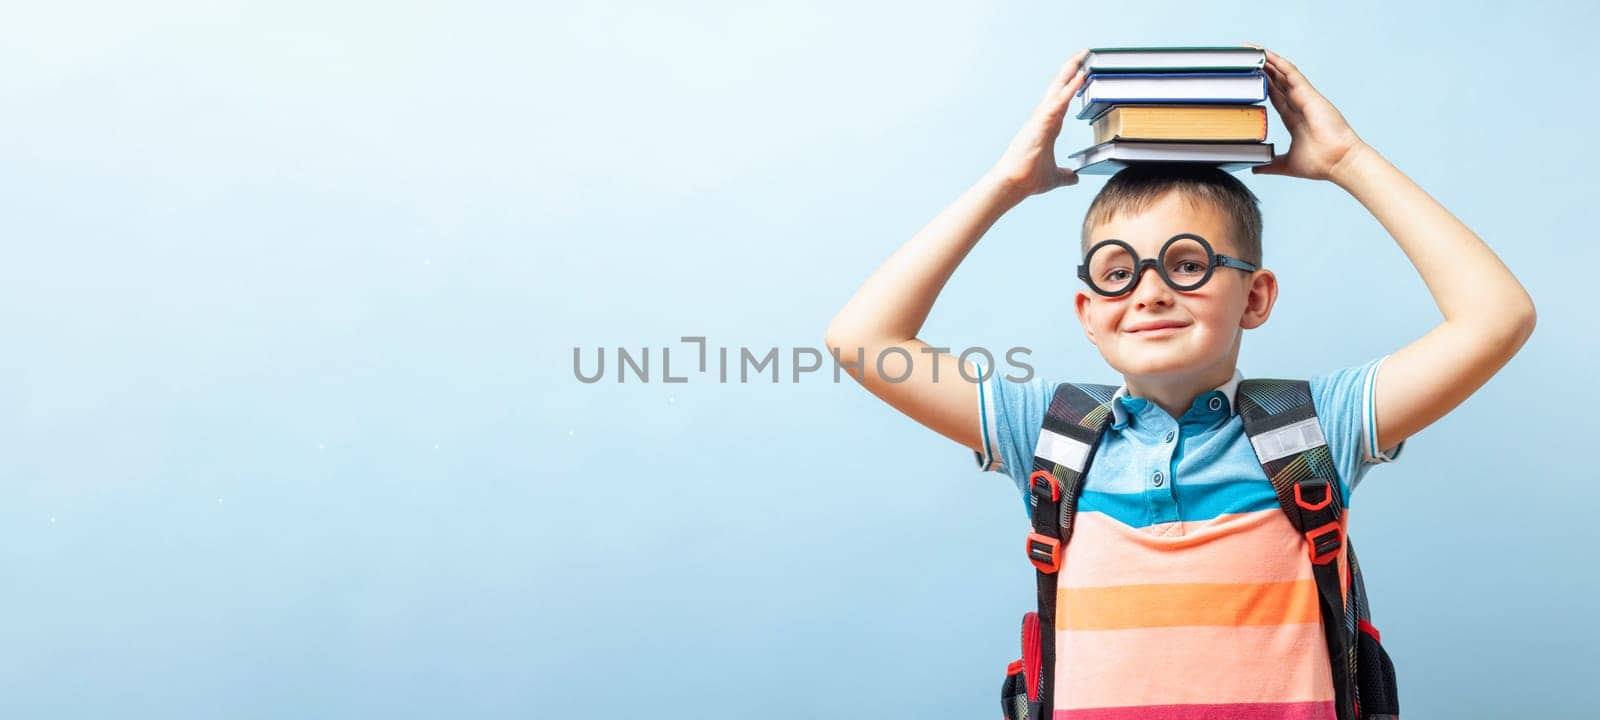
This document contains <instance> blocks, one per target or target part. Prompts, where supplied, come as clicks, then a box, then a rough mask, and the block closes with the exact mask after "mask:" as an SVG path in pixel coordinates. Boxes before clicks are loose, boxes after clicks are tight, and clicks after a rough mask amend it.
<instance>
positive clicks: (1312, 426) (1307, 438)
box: [1250, 418, 1327, 463]
mask: <svg viewBox="0 0 1600 720" xmlns="http://www.w3.org/2000/svg"><path fill="white" fill-rule="evenodd" d="M1250 444H1251V445H1254V446H1255V448H1256V457H1258V458H1260V459H1261V462H1264V463H1269V462H1272V461H1273V460H1277V459H1278V458H1283V457H1288V456H1290V455H1293V454H1295V453H1297V452H1301V451H1304V450H1310V449H1311V448H1314V447H1317V446H1318V445H1326V444H1327V441H1325V440H1323V438H1322V426H1321V425H1318V424H1317V419H1316V418H1306V419H1305V420H1301V421H1300V422H1297V423H1295V424H1293V425H1286V426H1284V427H1281V428H1278V429H1277V430H1273V431H1272V432H1266V433H1262V434H1260V435H1257V436H1255V437H1253V438H1250Z"/></svg>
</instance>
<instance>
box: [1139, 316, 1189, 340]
mask: <svg viewBox="0 0 1600 720" xmlns="http://www.w3.org/2000/svg"><path fill="white" fill-rule="evenodd" d="M1188 326H1189V325H1188V323H1180V322H1177V321H1175V320H1154V321H1151V322H1143V323H1138V324H1135V325H1130V326H1129V327H1128V328H1127V329H1126V330H1125V331H1124V332H1126V333H1128V334H1129V335H1138V336H1139V337H1149V338H1155V337H1165V336H1167V335H1172V334H1174V333H1176V332H1178V331H1179V330H1182V329H1183V328H1186V327H1188Z"/></svg>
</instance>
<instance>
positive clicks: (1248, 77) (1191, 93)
mask: <svg viewBox="0 0 1600 720" xmlns="http://www.w3.org/2000/svg"><path fill="white" fill-rule="evenodd" d="M1266 99H1267V76H1266V74H1265V73H1261V72H1247V73H1116V74H1091V75H1089V77H1088V79H1086V80H1085V81H1084V83H1083V87H1082V88H1081V89H1079V90H1078V101H1079V103H1080V105H1079V108H1078V115H1077V117H1078V119H1079V120H1093V119H1095V118H1097V117H1099V116H1100V114H1101V113H1104V112H1105V111H1107V110H1110V109H1111V108H1112V107H1113V106H1115V105H1130V104H1150V103H1167V104H1196V105H1199V104H1205V105H1253V104H1255V103H1258V102H1261V101H1263V100H1266Z"/></svg>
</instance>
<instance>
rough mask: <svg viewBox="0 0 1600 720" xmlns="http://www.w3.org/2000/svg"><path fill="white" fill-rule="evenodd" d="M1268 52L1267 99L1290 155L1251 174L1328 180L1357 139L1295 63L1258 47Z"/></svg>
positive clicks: (1285, 154) (1355, 144)
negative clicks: (1284, 131)
mask: <svg viewBox="0 0 1600 720" xmlns="http://www.w3.org/2000/svg"><path fill="white" fill-rule="evenodd" d="M1245 44H1246V45H1249V46H1250V47H1254V48H1259V49H1261V50H1262V51H1264V52H1265V53H1266V54H1267V67H1266V72H1267V81H1268V82H1267V97H1268V98H1270V99H1271V100H1272V107H1274V108H1276V109H1277V111H1278V117H1280V118H1282V119H1283V124H1284V126H1285V127H1287V128H1289V137H1290V144H1289V151H1288V152H1287V153H1284V154H1282V155H1279V156H1278V157H1276V158H1274V159H1273V161H1272V162H1270V163H1268V164H1266V165H1257V166H1256V167H1255V168H1253V169H1252V170H1251V172H1253V173H1256V174H1259V175H1289V176H1291V177H1299V178H1306V179H1308V180H1327V179H1329V178H1330V177H1331V176H1332V175H1333V170H1334V168H1336V167H1338V165H1339V162H1340V161H1342V160H1344V159H1345V158H1346V157H1348V156H1350V155H1351V151H1352V150H1354V149H1356V148H1357V147H1360V145H1361V138H1359V137H1357V136H1356V132H1355V131H1354V130H1352V129H1350V124H1349V123H1347V122H1345V119H1344V116H1343V115H1340V114H1339V110H1338V108H1335V107H1334V106H1333V103H1330V102H1328V99H1327V98H1325V97H1323V96H1322V93H1319V92H1317V89H1316V88H1314V87H1311V83H1310V82H1309V81H1307V80H1306V76H1304V75H1302V74H1300V70H1299V69H1298V68H1296V67H1295V66H1294V63H1291V62H1289V61H1288V60H1285V59H1284V58H1283V57H1282V56H1280V55H1278V54H1277V53H1275V52H1273V51H1271V50H1267V49H1266V48H1264V47H1261V46H1260V45H1255V44H1253V43H1245Z"/></svg>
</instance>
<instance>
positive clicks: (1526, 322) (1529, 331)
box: [1493, 298, 1539, 359]
mask: <svg viewBox="0 0 1600 720" xmlns="http://www.w3.org/2000/svg"><path fill="white" fill-rule="evenodd" d="M1538 322H1539V313H1538V311H1537V310H1535V309H1534V307H1533V300H1532V298H1526V299H1525V300H1524V302H1522V303H1520V304H1519V305H1518V306H1517V307H1516V308H1515V309H1514V310H1512V311H1510V312H1509V313H1508V316H1507V318H1506V320H1505V322H1504V323H1503V324H1502V325H1501V326H1500V328H1499V332H1498V333H1496V334H1497V335H1498V337H1495V338H1494V339H1493V342H1494V344H1495V345H1497V346H1499V347H1501V348H1503V349H1504V350H1505V352H1506V357H1507V359H1509V358H1510V356H1511V355H1513V354H1515V353H1516V352H1517V351H1518V350H1520V349H1522V346H1523V344H1525V343H1527V342H1528V338H1529V337H1531V336H1532V335H1533V328H1534V326H1535V325H1537V324H1538Z"/></svg>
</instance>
